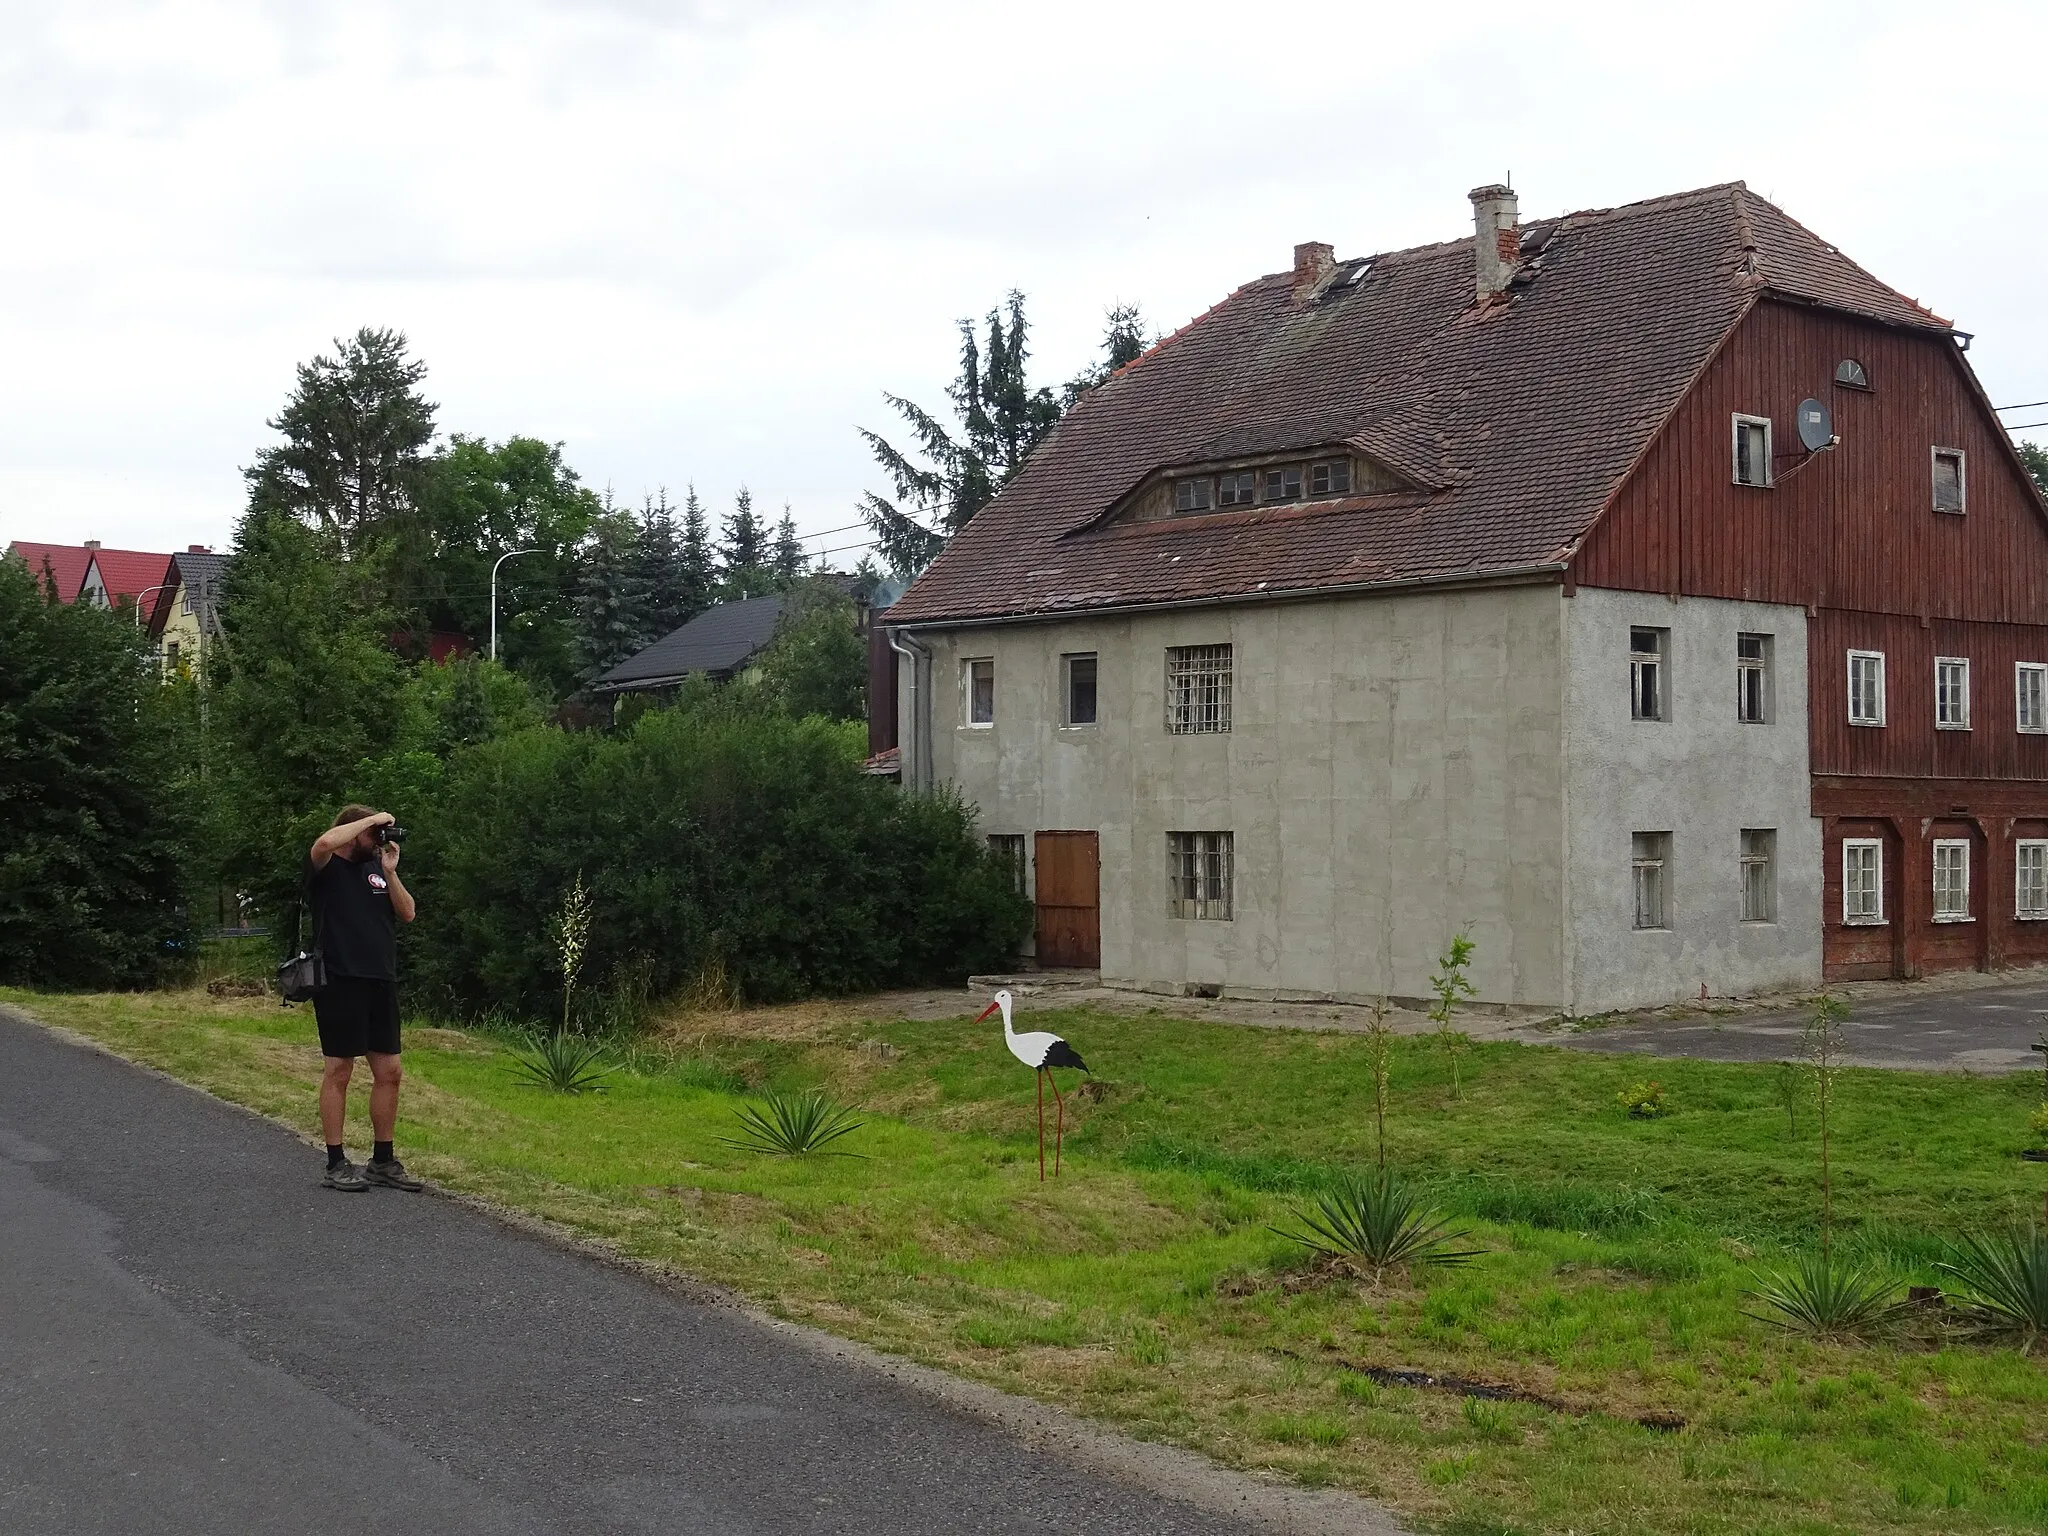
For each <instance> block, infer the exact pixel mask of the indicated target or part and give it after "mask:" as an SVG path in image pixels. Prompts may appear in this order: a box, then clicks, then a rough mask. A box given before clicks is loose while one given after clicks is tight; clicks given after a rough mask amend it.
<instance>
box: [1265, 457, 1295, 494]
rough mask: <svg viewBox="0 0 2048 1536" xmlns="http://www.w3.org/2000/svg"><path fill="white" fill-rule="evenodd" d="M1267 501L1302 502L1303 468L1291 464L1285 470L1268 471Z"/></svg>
mask: <svg viewBox="0 0 2048 1536" xmlns="http://www.w3.org/2000/svg"><path fill="white" fill-rule="evenodd" d="M1266 500H1268V501H1299V500H1301V466H1300V465H1299V464H1289V465H1287V466H1286V467H1285V468H1284V469H1269V470H1267V471H1266Z"/></svg>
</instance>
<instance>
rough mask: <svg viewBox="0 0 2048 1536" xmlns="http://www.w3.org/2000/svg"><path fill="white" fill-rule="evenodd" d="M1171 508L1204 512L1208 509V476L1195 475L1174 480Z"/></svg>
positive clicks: (1179, 510)
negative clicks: (1190, 477)
mask: <svg viewBox="0 0 2048 1536" xmlns="http://www.w3.org/2000/svg"><path fill="white" fill-rule="evenodd" d="M1173 510H1174V511H1176V512H1206V511H1208V510H1209V477H1208V476H1207V475H1197V476H1195V477H1193V478H1192V479H1188V480H1176V481H1175V482H1174V485H1173Z"/></svg>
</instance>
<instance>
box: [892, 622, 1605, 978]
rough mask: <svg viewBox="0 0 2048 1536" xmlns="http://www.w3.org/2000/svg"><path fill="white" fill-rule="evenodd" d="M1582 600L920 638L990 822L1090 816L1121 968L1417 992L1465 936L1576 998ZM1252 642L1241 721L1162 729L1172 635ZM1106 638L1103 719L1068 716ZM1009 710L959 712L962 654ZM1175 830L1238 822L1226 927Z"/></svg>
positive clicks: (1081, 625)
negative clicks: (1184, 858) (1570, 869)
mask: <svg viewBox="0 0 2048 1536" xmlns="http://www.w3.org/2000/svg"><path fill="white" fill-rule="evenodd" d="M1562 602H1563V599H1562V597H1561V595H1560V593H1559V590H1558V588H1557V587H1555V586H1552V585H1539V586H1523V587H1495V588H1490V589H1475V590H1468V591H1463V592H1456V593H1435V594H1407V595H1400V596H1378V597H1351V598H1343V599H1332V600H1326V601H1317V602H1299V603H1284V604H1282V603H1275V604H1266V605H1253V606H1237V607H1228V608H1225V607H1212V608H1201V609H1181V610H1171V611H1165V612H1159V613H1150V614H1140V615H1130V616H1122V617H1112V618H1101V619H1073V620H1065V621H1058V622H1047V623H1033V624H1016V625H1005V626H994V627H989V628H984V629H976V630H955V631H924V632H922V633H921V635H920V638H921V639H922V640H923V641H924V642H925V643H926V644H927V645H929V646H930V648H931V650H932V654H933V665H932V675H933V687H932V721H933V727H934V729H933V733H932V734H933V759H932V760H933V766H934V770H935V775H936V777H937V778H938V779H939V780H941V781H944V780H952V781H953V782H955V783H956V784H957V785H958V786H959V788H960V790H961V792H962V794H963V795H964V796H965V797H966V798H967V799H968V800H969V801H971V802H973V803H974V804H975V805H977V806H978V807H979V809H980V815H981V827H982V830H983V831H984V832H988V833H999V832H1015V833H1025V834H1030V833H1033V832H1036V831H1040V830H1055V829H1075V830H1094V831H1096V832H1098V833H1099V834H1100V836H1101V851H1102V971H1103V976H1104V978H1105V980H1108V981H1110V982H1112V983H1116V984H1122V985H1128V986H1135V987H1142V988H1150V989H1159V990H1166V991H1175V992H1178V991H1180V990H1181V989H1182V988H1184V987H1187V986H1191V985H1192V986H1221V987H1223V988H1224V989H1225V990H1226V992H1228V993H1230V994H1233V995H1240V996H1248V997H1297V998H1323V997H1331V998H1344V999H1354V1000H1365V999H1368V998H1370V997H1373V996H1376V995H1379V994H1381V993H1386V994H1387V995H1390V996H1394V997H1410V998H1412V997H1418V996H1421V995H1423V994H1424V993H1425V991H1426V989H1427V986H1428V978H1429V974H1430V971H1431V970H1432V969H1433V966H1434V962H1435V959H1436V957H1437V955H1438V954H1440V953H1441V952H1442V950H1443V948H1444V946H1445V944H1446V943H1447V942H1448V940H1449V939H1450V937H1451V935H1452V934H1453V933H1454V932H1456V931H1457V930H1458V929H1459V928H1460V927H1466V928H1469V930H1470V932H1471V934H1472V936H1473V938H1474V939H1475V941H1476V942H1477V945H1478V953H1477V960H1476V963H1475V967H1474V971H1473V980H1474V982H1475V983H1476V985H1477V986H1478V988H1479V993H1480V996H1481V997H1482V998H1483V999H1485V1000H1488V1001H1495V1002H1511V1003H1523V1004H1540V1005H1545V1006H1555V1005H1558V1004H1560V1003H1561V1002H1562V1001H1563V998H1564V985H1565V978H1564V958H1563V943H1564V940H1563V904H1562V902H1561V900H1560V893H1561V891H1562V886H1563V867H1562V859H1563V850H1564V845H1565V836H1564V826H1563V819H1562V815H1563V809H1562V808H1563V793H1562V760H1563V759H1562V726H1561V722H1560V720H1559V718H1558V708H1559V704H1560V701H1561V699H1562V697H1563V674H1562V655H1561V645H1562V633H1561V632H1562V616H1561V612H1560V607H1561V604H1562ZM1221 642H1228V643H1229V644H1230V645H1231V646H1232V647H1233V663H1234V678H1233V690H1232V692H1233V724H1232V729H1231V730H1230V731H1229V732H1228V733H1221V734H1215V735H1198V736H1173V735H1169V734H1168V733H1167V731H1166V728H1165V679H1166V650H1167V648H1168V647H1169V646H1175V645H1204V644H1215V643H1221ZM1086 651H1093V652H1094V653H1095V654H1096V655H1097V657H1098V664H1099V669H1100V670H1099V695H1100V723H1099V724H1097V725H1095V726H1093V727H1084V728H1081V729H1071V730H1069V729H1061V728H1060V726H1059V724H1058V720H1059V716H1060V657H1061V655H1062V654H1063V653H1069V652H1086ZM978 656H989V657H992V658H994V660H995V663H996V719H995V723H994V724H993V725H992V726H989V727H987V728H985V729H977V728H973V727H968V726H965V725H963V724H962V719H963V708H962V693H961V686H960V676H961V665H962V662H963V661H964V660H965V659H967V658H970V657H978ZM1169 831H1229V832H1231V833H1232V834H1233V835H1234V842H1235V853H1236V883H1235V892H1234V895H1235V914H1234V917H1233V919H1232V920H1231V921H1229V922H1219V921H1197V920H1192V919H1185V918H1174V917H1171V916H1169V915H1168V905H1167V854H1166V848H1167V838H1166V834H1167V833H1168V832H1169Z"/></svg>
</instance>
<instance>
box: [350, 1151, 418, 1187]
mask: <svg viewBox="0 0 2048 1536" xmlns="http://www.w3.org/2000/svg"><path fill="white" fill-rule="evenodd" d="M363 1177H364V1178H365V1179H366V1180H368V1181H369V1182H370V1183H372V1184H382V1185H383V1186H384V1187H385V1188H386V1189H425V1188H426V1185H424V1184H422V1183H421V1182H420V1181H419V1180H418V1179H416V1178H414V1177H413V1176H412V1175H411V1174H409V1173H407V1172H406V1171H405V1164H403V1163H401V1162H400V1161H399V1160H398V1159H397V1158H395V1157H394V1158H392V1159H391V1161H389V1162H388V1163H380V1162H378V1161H377V1160H376V1159H375V1158H372V1159H371V1160H370V1161H369V1162H368V1163H367V1164H365V1165H364V1167H363Z"/></svg>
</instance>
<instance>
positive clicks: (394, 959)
mask: <svg viewBox="0 0 2048 1536" xmlns="http://www.w3.org/2000/svg"><path fill="white" fill-rule="evenodd" d="M306 895H307V898H308V902H309V904H310V905H311V906H312V909H313V946H314V948H316V949H318V950H319V951H320V955H321V958H322V959H324V960H325V961H326V962H327V974H328V975H330V976H371V977H375V978H376V979H377V980H379V981H396V980H398V917H397V914H396V913H394V912H393V911H392V910H391V882H390V881H389V880H388V879H386V878H385V875H384V866H383V865H382V864H381V863H379V862H378V861H377V860H376V859H364V860H363V861H362V862H361V863H360V864H359V863H357V862H356V861H355V860H353V859H351V858H349V857H348V856H347V855H346V854H341V853H337V854H336V855H334V857H333V858H331V859H329V860H328V861H327V862H326V864H325V865H323V866H322V867H321V868H319V869H315V868H314V867H313V860H312V857H311V855H308V856H307V858H306Z"/></svg>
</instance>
